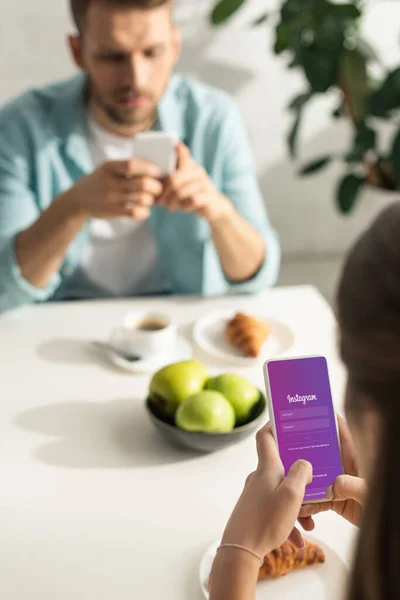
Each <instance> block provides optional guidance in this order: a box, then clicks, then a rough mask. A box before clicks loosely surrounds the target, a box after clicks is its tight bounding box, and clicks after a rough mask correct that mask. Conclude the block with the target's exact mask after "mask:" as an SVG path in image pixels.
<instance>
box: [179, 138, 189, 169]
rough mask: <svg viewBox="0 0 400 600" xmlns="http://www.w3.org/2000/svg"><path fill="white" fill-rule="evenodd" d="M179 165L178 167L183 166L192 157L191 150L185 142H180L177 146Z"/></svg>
mask: <svg viewBox="0 0 400 600" xmlns="http://www.w3.org/2000/svg"><path fill="white" fill-rule="evenodd" d="M176 156H177V166H178V169H180V168H181V167H183V166H184V165H185V164H186V163H187V162H189V161H190V160H191V158H192V156H191V154H190V150H189V148H188V147H187V146H185V144H184V143H183V142H179V143H178V145H177V147H176Z"/></svg>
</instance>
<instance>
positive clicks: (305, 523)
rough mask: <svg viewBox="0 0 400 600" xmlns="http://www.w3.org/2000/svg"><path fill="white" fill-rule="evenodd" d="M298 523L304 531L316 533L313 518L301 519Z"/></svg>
mask: <svg viewBox="0 0 400 600" xmlns="http://www.w3.org/2000/svg"><path fill="white" fill-rule="evenodd" d="M298 521H299V523H300V525H301V526H302V528H303V529H304V531H314V529H315V523H314V519H313V518H312V517H299V519H298Z"/></svg>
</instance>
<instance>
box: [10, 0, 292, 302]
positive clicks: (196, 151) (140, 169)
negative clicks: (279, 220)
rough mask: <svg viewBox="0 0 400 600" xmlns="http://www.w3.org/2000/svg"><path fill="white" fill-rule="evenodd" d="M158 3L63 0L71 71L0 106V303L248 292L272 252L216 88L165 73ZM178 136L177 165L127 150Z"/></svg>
mask: <svg viewBox="0 0 400 600" xmlns="http://www.w3.org/2000/svg"><path fill="white" fill-rule="evenodd" d="M172 8H173V7H172V1H171V0H71V9H72V15H73V17H74V20H75V23H76V26H77V31H78V34H77V35H76V36H71V37H70V38H69V46H70V49H71V52H72V56H73V58H74V61H75V63H76V65H77V66H78V67H79V68H80V70H81V73H80V74H79V76H77V77H75V78H74V79H72V80H69V81H67V82H62V83H59V84H56V85H53V86H51V87H48V88H45V89H40V90H34V91H29V92H28V93H26V94H24V95H23V96H21V97H19V98H17V99H16V100H14V101H13V102H11V103H10V104H9V105H8V106H6V107H5V108H3V109H2V110H1V111H0V310H2V311H4V310H7V309H9V308H12V307H17V306H20V305H24V304H27V303H32V302H40V301H46V300H53V299H66V298H70V299H71V298H73V299H79V298H93V297H112V296H129V295H138V294H153V293H185V294H203V295H214V294H222V293H227V292H229V291H231V290H235V291H240V292H253V291H258V290H260V289H263V288H265V287H267V286H270V285H273V284H274V282H275V281H276V277H277V273H278V269H279V260H280V251H279V242H278V240H277V237H276V234H275V232H274V231H273V230H272V228H271V226H270V224H269V222H268V219H267V216H266V213H265V210H264V207H263V201H262V198H261V195H260V191H259V187H258V184H257V181H256V177H255V174H254V167H253V163H252V159H251V152H250V149H249V144H248V141H247V138H246V134H245V131H244V128H243V125H242V123H241V120H240V117H239V116H238V113H237V110H236V108H235V106H234V104H233V102H232V100H231V99H230V98H229V97H227V95H226V94H224V93H222V92H219V91H216V90H213V89H211V88H209V87H206V86H204V85H202V84H199V83H196V82H194V81H192V80H190V79H186V78H184V77H181V76H178V75H172V71H173V68H174V65H175V63H176V62H177V60H178V57H179V52H180V36H179V31H178V29H177V28H176V27H175V26H174V24H173V20H172ZM149 129H153V130H160V129H161V130H165V131H169V132H174V133H175V134H177V136H178V138H179V139H180V140H181V141H180V143H179V144H178V147H177V153H178V165H177V169H176V171H175V172H174V173H173V174H172V175H171V176H170V177H168V178H167V179H166V180H161V178H160V177H159V175H160V173H159V171H158V169H157V168H156V167H155V165H154V164H151V163H148V162H145V161H142V160H139V159H137V158H132V138H133V137H134V136H135V135H136V134H137V133H139V132H142V131H146V130H149Z"/></svg>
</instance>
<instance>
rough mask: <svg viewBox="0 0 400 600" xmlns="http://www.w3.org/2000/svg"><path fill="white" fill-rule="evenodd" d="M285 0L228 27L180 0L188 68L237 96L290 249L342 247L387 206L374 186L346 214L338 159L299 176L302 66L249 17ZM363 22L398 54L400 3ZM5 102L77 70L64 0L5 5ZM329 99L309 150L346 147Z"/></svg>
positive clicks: (311, 116) (259, 4) (389, 52)
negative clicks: (292, 105) (293, 103)
mask: <svg viewBox="0 0 400 600" xmlns="http://www.w3.org/2000/svg"><path fill="white" fill-rule="evenodd" d="M277 3H278V0H253V1H252V2H251V3H250V5H249V7H248V8H247V9H246V10H245V11H242V13H241V14H240V15H239V16H238V17H237V18H235V19H234V20H233V22H232V24H231V25H230V26H229V27H228V28H223V29H221V30H218V31H215V30H211V29H210V28H209V27H208V25H207V19H206V15H207V10H208V7H209V6H210V4H212V2H210V0H177V18H178V21H179V22H180V24H181V26H182V28H183V31H184V36H185V50H184V53H183V56H182V60H181V64H180V68H181V70H183V71H185V72H187V73H191V74H194V75H197V76H198V77H201V78H202V79H203V80H205V81H207V82H209V83H212V84H215V85H218V86H220V87H223V88H224V89H226V90H227V91H229V92H231V93H232V94H234V95H235V97H236V98H237V101H238V103H239V105H240V107H241V110H242V113H243V116H244V118H245V121H246V123H247V125H248V128H249V132H250V135H251V139H252V142H253V146H254V152H255V157H256V161H257V168H258V173H259V176H260V180H261V183H262V187H263V191H264V195H265V198H266V201H267V205H268V208H269V212H270V216H271V219H272V221H273V223H274V225H275V226H276V227H277V229H278V230H279V232H280V234H281V239H282V245H283V249H284V252H285V254H286V255H287V256H293V255H294V256H297V257H298V256H299V255H302V254H304V255H309V254H316V255H318V256H321V254H323V253H328V254H329V253H341V252H342V251H343V250H344V249H345V248H346V247H347V246H348V245H349V243H351V241H352V240H353V239H354V237H355V235H356V233H357V232H358V231H359V230H360V229H361V228H363V227H364V226H365V224H366V223H368V222H369V220H370V219H371V218H372V216H373V215H374V214H375V213H376V212H377V211H378V210H379V209H380V208H381V207H382V205H383V203H384V202H385V199H384V197H383V195H382V194H381V193H376V192H371V193H370V192H368V193H366V194H365V197H364V199H363V201H362V203H361V204H360V206H359V207H358V209H357V211H356V213H355V214H354V215H353V216H351V217H347V218H343V217H340V216H339V215H338V213H337V211H336V209H335V207H334V204H333V191H334V186H335V183H336V180H337V174H338V173H340V172H341V169H342V168H341V167H339V166H332V167H331V168H329V170H327V171H325V172H323V173H322V174H320V175H318V176H315V177H313V178H309V179H307V180H304V179H301V180H300V179H298V178H297V177H296V173H295V168H294V166H293V165H292V164H291V163H290V161H289V160H288V159H287V156H286V147H285V142H284V139H285V135H286V131H287V129H288V126H289V123H290V121H289V118H288V114H287V112H286V110H285V106H286V104H287V102H288V100H289V99H290V98H291V96H292V95H293V94H294V93H296V92H297V91H298V90H300V89H301V88H302V81H301V79H300V77H299V75H297V74H296V73H293V72H288V71H287V70H286V69H285V67H284V60H283V59H280V58H276V57H275V56H274V55H273V54H272V52H271V51H270V50H269V48H270V47H271V44H272V35H271V30H272V28H271V25H266V26H265V27H262V28H259V29H256V30H255V29H250V28H249V27H248V26H247V25H246V23H247V22H248V21H249V20H250V19H251V17H252V16H254V15H257V14H258V13H259V12H261V11H262V10H263V9H264V8H265V7H267V9H270V8H273V7H274V6H276V5H277ZM370 6H371V9H370V13H369V16H368V18H367V20H366V22H365V23H364V29H365V31H366V33H367V35H368V38H369V39H372V40H373V41H376V42H377V43H378V46H379V48H380V50H381V52H382V55H383V57H384V60H385V61H386V63H391V64H396V61H397V60H399V62H400V35H399V30H400V6H399V3H396V2H393V1H392V0H376V1H374V0H370ZM0 27H1V29H0V40H1V45H2V57H3V60H2V62H1V63H0V65H1V71H0V72H1V77H0V102H3V101H5V100H6V99H9V98H11V97H12V96H13V95H15V94H16V93H18V92H20V91H22V90H23V89H25V88H27V87H30V86H36V85H41V84H43V83H46V82H48V81H52V80H56V79H59V78H63V77H65V76H68V75H69V74H71V73H72V72H73V68H72V65H71V62H70V60H69V57H68V54H67V51H66V45H65V42H64V40H65V35H66V33H67V31H68V30H69V29H70V22H69V18H68V12H67V5H66V0H41V1H40V2H31V0H18V1H16V2H14V3H12V4H10V3H7V5H6V7H3V11H2V22H1V26H0ZM330 106H331V102H330V101H329V99H323V100H322V101H318V102H314V104H313V105H312V107H311V108H310V110H309V111H308V113H307V117H306V119H305V123H304V127H303V131H302V140H303V144H302V158H304V159H307V158H310V157H312V156H314V155H316V154H318V153H319V152H322V153H323V152H325V151H327V150H331V149H332V148H334V149H340V148H342V147H343V146H344V144H345V140H346V136H348V131H347V128H346V126H345V125H344V124H342V125H340V126H338V125H337V124H336V123H335V124H333V125H332V122H331V121H330V119H329V112H330V110H329V109H330Z"/></svg>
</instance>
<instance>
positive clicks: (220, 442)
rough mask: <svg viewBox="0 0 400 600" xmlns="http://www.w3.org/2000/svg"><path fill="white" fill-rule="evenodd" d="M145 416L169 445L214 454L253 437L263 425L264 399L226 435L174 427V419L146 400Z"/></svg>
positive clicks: (265, 409) (148, 399)
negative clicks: (245, 419) (246, 418)
mask: <svg viewBox="0 0 400 600" xmlns="http://www.w3.org/2000/svg"><path fill="white" fill-rule="evenodd" d="M146 409H147V414H148V416H149V418H150V421H151V422H152V423H153V425H154V426H155V427H156V429H157V431H158V432H159V433H160V434H161V435H162V436H163V437H164V438H165V439H166V440H167V441H168V442H170V443H171V444H174V445H175V446H180V447H181V448H182V447H183V448H189V449H190V450H197V451H199V452H214V451H216V450H221V449H222V448H226V447H228V446H232V445H233V444H237V443H238V442H241V441H242V440H244V439H245V438H247V437H249V436H250V435H254V434H255V433H256V432H257V431H258V429H260V427H261V426H262V425H263V422H264V417H265V414H266V411H267V403H266V401H265V397H264V396H263V395H262V394H261V398H260V400H259V401H258V402H257V404H256V405H255V406H254V408H253V410H252V412H251V415H250V418H249V420H248V422H247V423H245V424H244V425H240V426H239V427H235V428H234V429H233V430H232V431H229V432H228V433H198V432H192V431H185V430H184V429H179V427H176V425H175V422H174V417H170V416H169V415H166V414H165V413H164V412H163V411H161V410H160V409H159V408H158V407H157V406H156V405H155V404H154V403H153V402H152V401H151V400H150V398H147V400H146Z"/></svg>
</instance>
